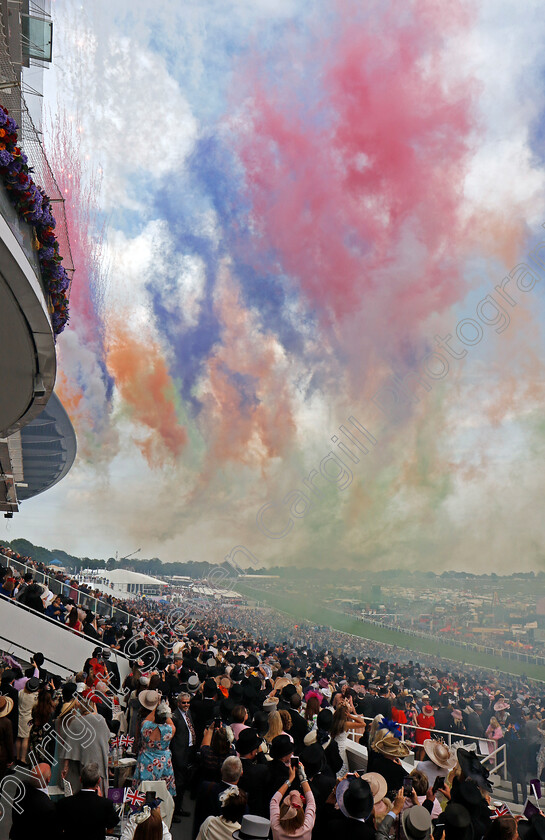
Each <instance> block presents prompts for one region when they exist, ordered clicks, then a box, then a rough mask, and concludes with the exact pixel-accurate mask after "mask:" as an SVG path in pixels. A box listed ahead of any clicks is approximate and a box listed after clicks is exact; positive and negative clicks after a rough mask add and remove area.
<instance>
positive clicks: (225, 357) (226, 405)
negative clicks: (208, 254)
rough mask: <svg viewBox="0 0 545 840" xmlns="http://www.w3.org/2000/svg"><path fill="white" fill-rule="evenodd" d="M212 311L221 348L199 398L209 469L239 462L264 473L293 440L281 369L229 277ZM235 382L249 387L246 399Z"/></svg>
mask: <svg viewBox="0 0 545 840" xmlns="http://www.w3.org/2000/svg"><path fill="white" fill-rule="evenodd" d="M216 309H217V312H218V315H219V317H220V319H221V322H222V324H223V330H224V333H223V342H222V345H221V346H220V347H218V348H217V349H216V351H215V353H214V355H213V356H212V357H211V358H210V359H209V361H208V365H207V369H208V389H209V390H208V392H207V393H206V394H204V395H203V396H202V401H203V405H204V408H205V416H206V417H207V421H208V426H209V428H208V433H209V435H210V439H211V441H210V452H209V464H208V467H209V468H210V466H211V465H212V464H217V463H219V462H225V461H238V462H240V463H243V464H247V465H252V466H260V467H261V468H262V469H264V467H265V465H266V463H267V462H268V461H269V459H271V458H274V457H278V456H281V455H282V454H283V453H284V452H285V451H286V449H287V448H288V446H289V444H290V442H291V441H292V439H293V437H294V434H295V422H294V419H293V416H292V405H291V397H290V392H289V387H288V384H287V382H286V370H285V367H284V363H283V362H282V361H280V360H279V359H278V357H277V354H276V352H275V342H274V340H273V338H272V336H271V335H269V334H267V333H264V332H261V331H260V330H259V329H257V327H256V325H255V324H254V322H253V319H252V317H251V315H250V314H249V313H248V312H247V311H246V310H245V309H244V307H243V306H242V305H241V302H240V300H239V297H238V290H237V288H236V284H235V283H234V282H233V281H231V279H230V278H229V277H228V276H225V277H224V279H223V283H222V286H221V290H220V292H219V294H218V298H217V306H216ZM234 371H236V374H237V375H236V376H235V377H234V376H233V372H234ZM239 377H242V378H243V379H245V380H246V382H247V383H248V387H247V393H246V394H245V393H244V391H245V389H244V388H241V386H240V382H241V380H240V378H239ZM206 473H207V470H205V475H206Z"/></svg>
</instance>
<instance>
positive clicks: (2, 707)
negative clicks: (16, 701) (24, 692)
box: [0, 694, 13, 718]
mask: <svg viewBox="0 0 545 840" xmlns="http://www.w3.org/2000/svg"><path fill="white" fill-rule="evenodd" d="M12 709H13V700H12V699H11V697H6V696H5V695H4V694H0V718H3V717H6V715H9V713H10V712H11V710H12Z"/></svg>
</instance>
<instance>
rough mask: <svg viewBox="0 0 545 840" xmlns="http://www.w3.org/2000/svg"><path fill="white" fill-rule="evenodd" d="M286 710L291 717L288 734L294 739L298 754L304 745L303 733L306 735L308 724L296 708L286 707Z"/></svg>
mask: <svg viewBox="0 0 545 840" xmlns="http://www.w3.org/2000/svg"><path fill="white" fill-rule="evenodd" d="M288 712H289V714H290V717H291V729H290V735H291V737H292V738H293V740H294V744H295V751H296V753H297V754H299V752H300V751H301V750H302V749H303V747H304V743H303V742H304V738H305V735H308V725H307V722H306V720H305V719H304V717H302V716H301V715H300V714H299V712H298V711H297V709H288Z"/></svg>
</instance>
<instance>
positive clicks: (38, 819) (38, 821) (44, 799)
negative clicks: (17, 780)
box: [9, 785, 103, 840]
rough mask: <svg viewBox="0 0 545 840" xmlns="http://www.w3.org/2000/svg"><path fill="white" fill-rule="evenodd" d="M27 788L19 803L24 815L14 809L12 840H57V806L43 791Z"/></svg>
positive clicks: (27, 786)
mask: <svg viewBox="0 0 545 840" xmlns="http://www.w3.org/2000/svg"><path fill="white" fill-rule="evenodd" d="M25 788H26V791H25V795H24V796H23V799H22V800H21V802H20V803H19V804H20V806H21V808H22V809H23V813H22V814H18V813H17V811H16V810H15V808H12V820H13V823H12V826H11V830H10V833H9V836H10V838H11V840H28V838H29V837H39V838H40V840H57V838H58V837H59V831H58V826H57V813H56V809H55V805H54V804H53V802H52V801H51V799H50V798H49V796H47V795H46V794H45V793H43V792H42V791H41V790H37V789H36V788H33V787H31V786H30V785H25ZM102 840H103V838H102Z"/></svg>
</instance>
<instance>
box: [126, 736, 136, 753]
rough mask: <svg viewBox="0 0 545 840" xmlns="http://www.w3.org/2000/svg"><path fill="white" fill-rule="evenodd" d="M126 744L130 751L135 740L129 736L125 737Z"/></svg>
mask: <svg viewBox="0 0 545 840" xmlns="http://www.w3.org/2000/svg"><path fill="white" fill-rule="evenodd" d="M125 744H126V747H127V749H128V750H130V749H132V745H133V744H134V738H129V736H128V735H125Z"/></svg>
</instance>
